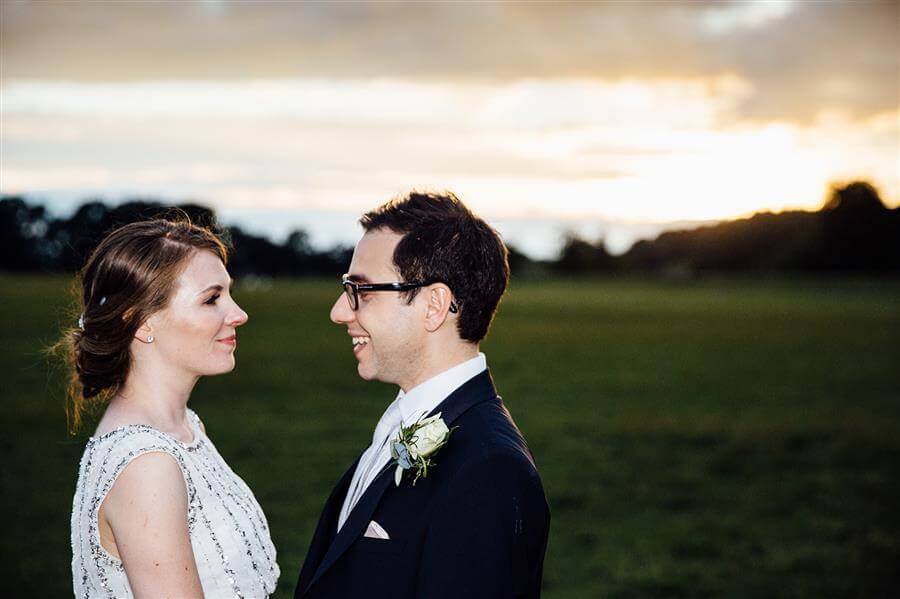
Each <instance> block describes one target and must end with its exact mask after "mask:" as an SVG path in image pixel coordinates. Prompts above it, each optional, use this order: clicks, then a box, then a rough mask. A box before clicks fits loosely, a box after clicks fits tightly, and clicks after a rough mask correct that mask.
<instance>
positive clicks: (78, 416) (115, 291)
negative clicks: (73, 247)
mask: <svg viewBox="0 0 900 599" xmlns="http://www.w3.org/2000/svg"><path fill="white" fill-rule="evenodd" d="M197 250H208V251H210V252H212V253H213V254H215V255H216V256H217V257H218V258H220V259H221V260H222V262H223V263H225V264H227V262H228V249H227V248H226V246H225V244H224V243H223V241H222V240H221V239H220V238H219V237H218V236H217V235H216V234H215V233H213V232H212V231H211V230H210V229H207V228H205V227H201V226H198V225H196V224H193V223H191V222H190V220H189V219H187V217H186V216H184V217H181V218H174V219H168V218H167V219H155V220H147V221H141V222H135V223H131V224H127V225H124V226H122V227H120V228H118V229H116V230H114V231H113V232H111V233H110V234H109V235H107V236H106V237H105V238H103V240H102V241H101V242H100V243H99V244H98V245H97V247H96V249H94V251H93V253H91V255H90V257H89V258H88V260H87V262H86V263H85V265H84V268H82V270H81V271H80V272H79V274H78V279H77V281H76V285H75V289H76V295H77V296H79V297H78V299H77V304H78V306H79V308H80V309H79V310H78V311H80V313H81V316H80V317H78V318H77V320H78V325H77V326H75V327H72V328H69V329H67V330H66V331H65V332H64V333H63V335H62V337H61V338H60V339H59V341H57V342H56V344H54V345H53V346H52V347H51V348H50V352H51V353H53V354H56V355H59V356H62V358H63V359H64V361H65V362H66V364H67V366H68V368H69V371H70V380H69V386H68V402H67V410H66V413H67V416H68V423H69V430H70V432H72V433H75V432H76V431H77V430H78V427H79V425H80V424H81V421H82V417H83V416H84V415H85V413H86V412H87V411H88V410H90V409H91V408H94V407H96V406H99V405H103V404H104V403H105V402H106V400H108V399H109V398H110V397H111V396H112V395H114V394H115V393H116V392H117V391H118V390H119V389H120V388H121V386H122V385H123V384H124V383H125V379H126V378H127V377H128V372H129V370H130V367H131V360H132V356H131V351H130V346H131V342H132V339H133V338H134V335H135V333H136V332H137V330H138V328H140V326H141V325H142V324H143V323H144V321H145V320H147V318H148V317H150V316H151V315H152V314H153V313H155V312H157V311H159V310H161V309H163V308H165V307H166V305H167V304H168V302H169V299H170V298H171V296H172V293H173V291H174V290H175V282H176V281H177V279H178V277H179V276H180V274H181V272H182V270H183V269H184V268H185V266H186V265H187V259H188V257H189V256H190V255H191V254H192V253H193V252H195V251H197ZM73 320H74V319H73Z"/></svg>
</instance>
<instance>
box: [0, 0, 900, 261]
mask: <svg viewBox="0 0 900 599" xmlns="http://www.w3.org/2000/svg"><path fill="white" fill-rule="evenodd" d="M898 7H900V3H898V2H896V1H892V2H871V3H865V2H852V3H850V2H812V1H794V2H790V1H773V2H753V3H739V2H724V3H709V2H704V3H699V2H693V3H675V2H594V3H591V2H581V3H570V4H565V3H558V2H552V3H551V2H548V3H543V2H528V3H525V2H522V3H516V2H497V3H491V2H471V3H440V2H431V3H419V4H399V3H389V2H378V3H349V2H348V3H340V4H334V3H304V4H299V3H286V2H282V3H264V2H224V1H215V0H207V1H202V2H178V3H175V2H153V3H151V2H146V3H141V2H129V3H124V2H121V3H117V2H92V3H87V2H66V3H54V2H16V1H10V0H2V4H0V29H2V31H0V34H2V35H0V118H2V122H0V191H2V192H3V193H22V194H26V195H29V196H32V197H34V198H37V199H42V200H43V201H47V202H48V203H49V204H50V205H52V206H55V207H56V208H57V209H58V210H61V209H63V208H65V207H66V206H70V207H74V206H75V205H77V204H78V203H79V202H80V200H82V199H84V198H85V197H87V196H101V197H104V198H107V199H109V200H116V201H118V200H121V199H123V198H125V197H128V196H135V195H140V196H143V197H148V196H156V197H161V198H163V199H167V200H183V199H194V200H199V201H201V202H204V203H207V204H209V205H211V206H213V207H215V208H216V209H217V210H218V211H219V212H220V214H222V215H223V216H225V217H227V218H230V219H231V220H233V221H235V222H247V223H248V226H250V228H251V229H253V228H256V229H258V230H261V231H263V232H267V233H269V234H271V235H273V236H274V237H278V236H279V235H282V234H284V233H286V230H287V228H288V227H289V226H295V225H297V226H306V227H308V228H311V229H312V231H311V232H312V233H313V239H314V240H318V241H319V242H321V243H330V242H333V241H346V240H348V239H349V238H348V237H347V231H348V230H349V229H352V223H353V220H354V218H355V217H356V216H357V215H358V213H359V212H361V211H363V210H365V209H368V208H371V207H373V206H374V205H377V204H378V203H380V202H382V201H384V200H386V199H388V198H390V197H392V196H394V195H396V194H398V193H402V192H404V191H407V190H409V189H410V188H414V187H415V188H425V189H450V190H453V191H455V192H456V193H457V194H458V195H459V196H460V197H462V198H463V199H464V200H465V201H467V202H468V203H469V204H470V205H471V206H473V207H474V208H475V209H476V210H477V211H478V212H480V213H481V214H482V215H484V216H486V217H488V218H489V219H493V220H495V221H496V222H498V223H501V224H502V226H501V227H500V228H501V232H504V234H506V235H507V236H508V238H511V239H512V240H513V241H515V242H517V243H519V244H520V245H522V246H524V247H526V249H530V250H532V253H535V254H541V253H547V252H549V251H550V250H551V249H552V247H551V246H552V245H553V243H554V240H555V239H557V238H558V234H559V230H560V229H561V228H565V227H567V226H569V225H567V224H566V223H569V224H570V225H571V228H573V229H576V230H579V231H584V232H585V233H586V234H591V233H592V232H593V234H598V235H605V236H606V237H607V239H608V241H609V242H610V244H611V246H613V249H617V250H620V251H621V250H622V249H626V247H627V244H628V243H630V242H631V241H633V240H634V238H636V237H639V236H642V235H647V234H650V233H652V232H654V231H656V230H658V228H659V227H661V226H667V225H665V224H664V223H671V222H673V221H677V222H685V221H691V222H693V221H700V220H708V219H719V218H731V217H736V216H741V215H748V214H751V213H753V212H754V211H758V210H783V209H786V208H815V207H817V206H819V205H820V204H821V203H822V201H823V200H824V198H825V196H826V194H827V191H828V189H829V185H830V184H831V183H832V182H845V181H849V180H853V179H857V178H864V179H867V180H869V181H871V182H873V183H874V184H875V185H876V187H877V188H878V189H879V190H880V192H881V194H882V197H883V199H884V200H885V201H886V203H888V204H889V205H892V206H895V205H897V204H898V203H900V99H898V94H900V34H898V27H900V25H898V24H900V8H898ZM345 223H350V225H346V224H345ZM591 226H593V229H591ZM586 227H587V228H586ZM349 233H350V234H351V237H352V235H355V234H356V231H355V230H351V231H349Z"/></svg>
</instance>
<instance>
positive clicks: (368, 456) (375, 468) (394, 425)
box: [338, 352, 487, 531]
mask: <svg viewBox="0 0 900 599" xmlns="http://www.w3.org/2000/svg"><path fill="white" fill-rule="evenodd" d="M485 370H487V360H486V359H485V357H484V354H483V353H480V352H479V354H478V355H477V356H475V357H474V358H472V359H471V360H466V361H465V362H463V363H462V364H458V365H456V366H454V367H453V368H450V369H448V370H445V371H444V372H442V373H440V374H438V375H435V376H433V377H431V378H430V379H428V380H427V381H425V382H424V383H421V384H419V385H417V386H415V387H413V388H412V389H410V390H409V392H408V393H404V392H403V390H401V391H400V392H399V393H398V394H397V399H395V400H394V401H393V402H392V403H391V405H389V406H388V408H387V410H385V412H384V414H383V415H382V416H381V419H380V420H379V421H378V425H377V426H376V427H375V433H374V434H373V435H372V444H371V445H370V446H369V448H368V449H366V451H365V452H364V453H363V455H362V457H361V458H360V459H359V463H358V464H357V465H356V470H355V471H354V472H353V478H352V479H351V481H350V487H349V488H348V490H347V496H346V497H345V498H344V505H343V507H342V508H341V513H340V515H339V516H338V531H340V530H341V527H342V526H344V522H346V521H347V518H348V517H349V516H350V512H351V511H353V508H354V507H355V506H356V504H357V502H358V501H359V499H360V498H361V497H362V496H363V494H364V493H365V492H366V489H368V488H369V485H370V484H372V481H374V480H375V478H376V477H377V476H378V474H379V473H380V472H381V471H382V470H383V469H384V467H385V466H386V465H387V464H388V462H390V461H391V448H390V443H388V441H390V440H391V439H395V438H396V437H397V435H398V434H399V433H400V426H401V425H402V426H409V425H410V424H412V423H413V422H416V421H417V420H419V419H420V418H422V417H423V416H426V415H427V414H428V413H429V412H431V411H432V410H434V409H435V408H436V407H437V406H438V405H439V404H440V403H441V402H442V401H444V400H445V399H446V398H447V397H448V396H449V395H450V394H451V393H453V392H454V391H456V390H457V389H458V388H460V387H461V386H462V385H463V384H464V383H466V382H467V381H468V380H469V379H471V378H472V377H474V376H476V375H478V374H481V373H482V372H484V371H485Z"/></svg>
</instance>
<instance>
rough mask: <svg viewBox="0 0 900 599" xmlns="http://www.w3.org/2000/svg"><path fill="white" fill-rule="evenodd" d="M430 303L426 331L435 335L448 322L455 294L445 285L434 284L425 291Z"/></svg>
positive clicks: (427, 306) (427, 310)
mask: <svg viewBox="0 0 900 599" xmlns="http://www.w3.org/2000/svg"><path fill="white" fill-rule="evenodd" d="M424 291H425V293H426V294H427V295H426V299H427V300H428V303H427V305H426V307H425V329H426V330H427V331H428V332H429V333H433V332H435V331H436V330H438V329H439V328H441V326H443V324H444V322H446V321H447V318H448V315H449V314H450V304H451V302H452V301H453V293H452V292H451V291H450V288H449V287H447V286H446V285H444V284H443V283H434V284H432V285H429V286H428V287H426V288H425V289H424Z"/></svg>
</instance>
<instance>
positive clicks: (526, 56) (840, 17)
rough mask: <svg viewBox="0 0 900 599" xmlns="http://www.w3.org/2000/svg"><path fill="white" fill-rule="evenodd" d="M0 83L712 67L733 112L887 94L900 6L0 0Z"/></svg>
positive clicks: (864, 110) (705, 70)
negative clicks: (741, 87) (730, 84)
mask: <svg viewBox="0 0 900 599" xmlns="http://www.w3.org/2000/svg"><path fill="white" fill-rule="evenodd" d="M0 6H2V7H0V17H2V19H0V27H2V36H0V52H2V57H3V58H2V61H3V62H2V82H3V83H4V84H6V83H8V82H10V81H13V80H22V79H30V80H34V79H37V80H47V79H50V80H75V81H141V80H196V79H204V80H222V79H228V78H231V79H271V78H313V79H355V80H365V79H371V78H392V79H399V80H415V81H420V82H421V81H454V82H461V81H465V82H479V81H481V82H492V83H497V82H498V81H499V82H502V81H510V80H521V79H571V78H577V79H600V80H606V81H611V80H621V79H639V80H646V79H651V80H659V79H664V80H672V79H691V80H697V79H709V80H716V79H721V78H723V77H731V78H732V79H736V80H740V81H743V82H745V85H746V87H747V89H748V90H749V92H748V93H747V95H746V97H745V98H744V99H743V101H742V102H741V103H740V104H739V105H738V107H737V111H736V112H735V114H734V116H735V117H736V118H742V119H756V120H795V121H807V120H810V119H812V118H814V117H815V116H816V115H817V114H819V113H821V112H823V111H841V112H843V113H845V114H848V115H850V116H852V117H854V118H865V117H868V116H870V115H873V114H877V113H880V112H885V111H888V110H893V109H895V108H896V107H897V106H898V103H900V102H898V72H900V58H898V57H900V47H898V44H900V36H898V22H900V18H898V17H900V12H898V11H900V5H898V3H896V2H854V3H842V2H793V3H791V2H779V3H766V4H765V5H761V4H760V3H755V4H751V3H716V4H706V3H588V2H579V3H456V4H451V3H422V4H416V5H410V4H406V3H402V4H401V3H381V2H379V3H262V2H253V3H249V2H227V3H226V2H216V1H207V2H195V3H190V4H188V3H169V2H153V3H151V2H147V3H118V4H110V3H68V2H66V3H47V2H41V3H36V2H35V3H25V2H4V3H3V4H2V5H0Z"/></svg>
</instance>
